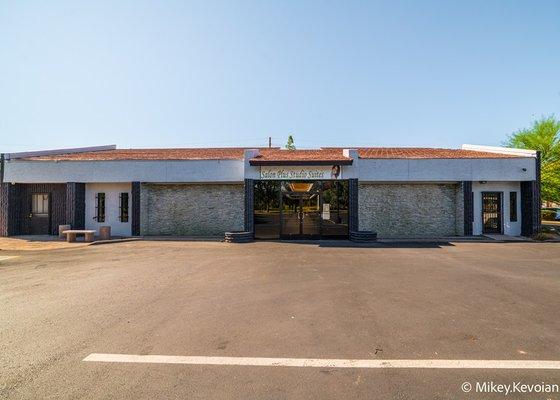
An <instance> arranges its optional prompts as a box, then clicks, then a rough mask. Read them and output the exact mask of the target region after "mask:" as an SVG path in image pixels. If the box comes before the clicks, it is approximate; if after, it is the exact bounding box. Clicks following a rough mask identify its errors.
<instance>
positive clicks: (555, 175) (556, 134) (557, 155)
mask: <svg viewBox="0 0 560 400" xmlns="http://www.w3.org/2000/svg"><path fill="white" fill-rule="evenodd" d="M505 144H506V145H507V146H508V147H515V148H518V149H531V150H537V151H540V152H541V198H542V200H543V201H552V202H555V203H560V121H559V120H557V119H556V118H555V117H554V116H549V117H543V118H541V119H538V120H536V121H534V122H533V124H532V126H531V127H529V128H525V129H521V130H519V131H517V132H515V133H514V134H512V135H511V136H509V138H508V140H507V141H506V143H505Z"/></svg>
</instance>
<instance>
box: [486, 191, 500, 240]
mask: <svg viewBox="0 0 560 400" xmlns="http://www.w3.org/2000/svg"><path fill="white" fill-rule="evenodd" d="M502 208H503V207H502V193H501V192H482V233H497V234H500V233H502V226H503V215H502V214H503V213H502Z"/></svg>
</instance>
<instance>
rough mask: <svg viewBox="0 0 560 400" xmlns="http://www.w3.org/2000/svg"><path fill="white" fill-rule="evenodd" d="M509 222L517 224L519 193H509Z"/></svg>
mask: <svg viewBox="0 0 560 400" xmlns="http://www.w3.org/2000/svg"><path fill="white" fill-rule="evenodd" d="M509 220H510V222H517V192H509Z"/></svg>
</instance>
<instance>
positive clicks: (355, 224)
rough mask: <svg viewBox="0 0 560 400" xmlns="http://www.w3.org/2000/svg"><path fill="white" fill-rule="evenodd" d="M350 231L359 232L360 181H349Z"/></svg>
mask: <svg viewBox="0 0 560 400" xmlns="http://www.w3.org/2000/svg"><path fill="white" fill-rule="evenodd" d="M348 230H349V231H350V232H355V231H358V230H359V220H358V179H349V180H348Z"/></svg>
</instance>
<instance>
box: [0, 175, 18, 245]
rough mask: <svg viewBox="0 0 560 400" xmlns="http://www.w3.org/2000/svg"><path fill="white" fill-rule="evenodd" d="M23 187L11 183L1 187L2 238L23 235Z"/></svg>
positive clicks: (0, 230)
mask: <svg viewBox="0 0 560 400" xmlns="http://www.w3.org/2000/svg"><path fill="white" fill-rule="evenodd" d="M21 198H22V196H21V186H20V185H12V184H11V183H6V182H4V183H2V184H1V185H0V236H13V235H21V234H22V233H23V232H22V227H21V226H22V204H21Z"/></svg>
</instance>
